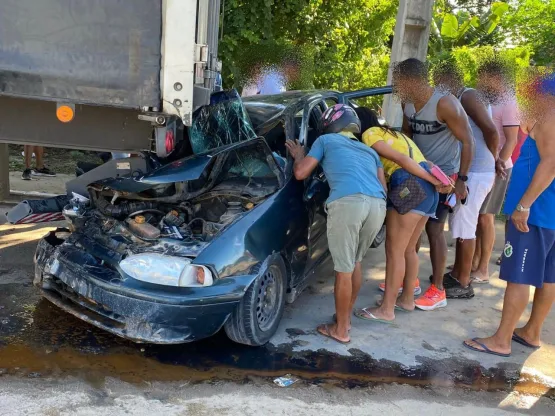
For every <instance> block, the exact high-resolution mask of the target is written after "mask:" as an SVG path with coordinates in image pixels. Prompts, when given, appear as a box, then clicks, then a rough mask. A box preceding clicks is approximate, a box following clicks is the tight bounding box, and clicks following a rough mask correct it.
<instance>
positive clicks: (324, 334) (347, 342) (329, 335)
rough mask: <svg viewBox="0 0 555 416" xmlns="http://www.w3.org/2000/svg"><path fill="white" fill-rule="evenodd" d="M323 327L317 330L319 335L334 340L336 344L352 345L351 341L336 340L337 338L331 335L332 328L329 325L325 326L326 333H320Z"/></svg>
mask: <svg viewBox="0 0 555 416" xmlns="http://www.w3.org/2000/svg"><path fill="white" fill-rule="evenodd" d="M321 327H322V325H320V326H319V327H318V328H316V332H318V334H320V335H322V336H323V337H326V338H329V339H332V340H334V341H335V342H339V343H340V344H343V345H347V344H350V343H351V340H349V341H341V340H340V339H337V338H335V337H334V336H333V335H332V334H331V332H330V327H329V325H327V324H326V325H323V327H324V329H325V330H326V332H325V333H324V332H322V331H320V328H321Z"/></svg>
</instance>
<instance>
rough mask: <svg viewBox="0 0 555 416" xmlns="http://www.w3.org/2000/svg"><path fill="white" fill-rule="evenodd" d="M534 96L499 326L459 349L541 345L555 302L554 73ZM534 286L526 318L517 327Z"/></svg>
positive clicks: (513, 189) (517, 169)
mask: <svg viewBox="0 0 555 416" xmlns="http://www.w3.org/2000/svg"><path fill="white" fill-rule="evenodd" d="M533 88H534V90H533V92H535V96H534V97H533V99H531V100H529V102H530V107H531V108H527V109H525V117H526V119H528V120H537V121H536V122H535V124H534V125H533V127H532V128H531V129H530V130H529V134H528V137H527V138H526V141H525V142H524V144H523V145H522V150H521V154H520V158H519V159H518V160H517V162H516V164H515V165H514V167H513V175H512V177H511V182H510V184H509V190H508V192H507V198H506V200H505V213H506V214H509V215H511V223H510V224H509V228H508V232H507V242H506V244H505V249H504V251H503V261H502V263H501V274H500V278H501V279H502V280H505V281H506V282H507V289H506V291H505V299H504V302H503V313H502V316H501V323H500V325H499V328H498V329H497V332H496V333H495V334H494V335H493V336H492V337H489V338H473V339H471V340H466V341H465V342H464V345H465V346H466V347H467V348H469V349H471V350H474V351H478V352H484V353H487V354H494V355H499V356H502V357H508V356H510V355H511V340H512V341H515V342H518V343H519V344H522V345H524V346H526V347H528V348H531V349H538V348H539V347H540V334H541V330H542V326H543V323H544V321H545V318H546V317H547V315H548V313H549V311H550V309H551V306H552V305H553V302H554V301H555V215H553V206H555V146H553V143H554V142H555V74H553V75H551V76H550V77H545V78H543V79H541V80H540V81H538V82H536V83H534V86H533ZM530 286H534V287H535V288H536V291H535V295H534V304H533V307H532V314H531V315H530V320H529V321H528V323H527V324H526V325H525V326H524V327H523V328H516V326H517V324H518V321H519V320H520V317H521V316H522V313H523V312H524V309H525V308H526V305H527V304H528V299H529V296H530Z"/></svg>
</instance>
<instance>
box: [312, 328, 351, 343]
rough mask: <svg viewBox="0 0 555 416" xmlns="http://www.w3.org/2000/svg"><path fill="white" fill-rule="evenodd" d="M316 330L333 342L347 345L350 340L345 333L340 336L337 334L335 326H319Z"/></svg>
mask: <svg viewBox="0 0 555 416" xmlns="http://www.w3.org/2000/svg"><path fill="white" fill-rule="evenodd" d="M316 330H317V331H318V332H319V333H320V335H323V336H325V337H328V338H331V339H334V340H335V341H338V342H341V343H343V344H346V343H349V342H350V341H351V338H349V333H348V332H345V333H344V334H340V333H339V332H337V324H322V325H319V326H318V328H316Z"/></svg>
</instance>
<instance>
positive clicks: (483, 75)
mask: <svg viewBox="0 0 555 416" xmlns="http://www.w3.org/2000/svg"><path fill="white" fill-rule="evenodd" d="M478 89H479V90H480V91H485V92H486V94H487V96H488V97H487V98H488V99H489V100H490V102H492V113H493V122H494V123H495V126H496V127H497V131H498V132H499V148H498V152H497V155H496V156H497V163H498V164H500V165H501V167H502V168H504V170H505V175H503V176H501V175H498V176H497V177H496V178H495V184H494V185H493V189H492V190H491V192H490V193H489V195H488V197H487V198H486V200H485V201H484V204H483V205H482V209H481V210H480V218H479V221H478V239H477V240H476V253H475V254H474V262H473V268H472V269H473V272H472V281H473V282H476V283H488V282H489V276H490V274H489V263H490V260H491V255H492V252H493V246H494V244H495V216H496V215H498V214H499V213H500V212H501V209H502V208H503V203H504V202H505V194H506V193H507V187H508V186H509V181H510V179H511V174H512V170H513V161H512V160H511V155H512V154H513V151H514V149H515V147H516V144H517V139H518V130H519V125H520V118H519V114H518V105H517V101H516V97H515V96H514V91H513V88H512V81H511V77H510V72H509V70H508V69H507V68H506V67H505V65H504V64H503V63H502V62H499V61H491V62H486V63H484V64H483V65H481V66H480V68H479V69H478Z"/></svg>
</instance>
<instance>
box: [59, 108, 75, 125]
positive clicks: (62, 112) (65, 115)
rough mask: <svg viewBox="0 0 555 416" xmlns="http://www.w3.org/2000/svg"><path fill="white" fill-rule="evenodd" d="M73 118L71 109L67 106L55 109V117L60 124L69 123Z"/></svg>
mask: <svg viewBox="0 0 555 416" xmlns="http://www.w3.org/2000/svg"><path fill="white" fill-rule="evenodd" d="M74 116H75V112H74V111H73V108H71V107H70V106H68V105H60V106H59V107H58V108H57V109H56V117H58V120H60V121H61V122H62V123H69V122H70V121H71V120H73V117H74Z"/></svg>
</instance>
